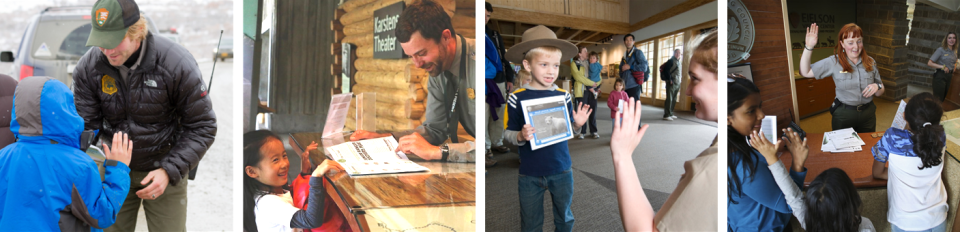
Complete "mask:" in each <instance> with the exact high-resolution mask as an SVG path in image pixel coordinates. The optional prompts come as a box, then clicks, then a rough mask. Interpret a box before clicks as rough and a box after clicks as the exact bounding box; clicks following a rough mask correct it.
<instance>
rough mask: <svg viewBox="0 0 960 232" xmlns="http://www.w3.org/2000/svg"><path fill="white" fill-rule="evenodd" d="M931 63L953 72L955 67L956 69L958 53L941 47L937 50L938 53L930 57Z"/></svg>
mask: <svg viewBox="0 0 960 232" xmlns="http://www.w3.org/2000/svg"><path fill="white" fill-rule="evenodd" d="M930 61H933V63H937V64H940V65H943V66H947V68H949V69H950V71H951V72H953V67H956V63H957V53H955V52H953V51H951V50H950V49H946V48H943V47H939V48H937V51H936V52H933V55H932V56H930Z"/></svg>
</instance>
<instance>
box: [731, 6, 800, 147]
mask: <svg viewBox="0 0 960 232" xmlns="http://www.w3.org/2000/svg"><path fill="white" fill-rule="evenodd" d="M743 5H744V6H746V8H747V9H748V10H749V11H750V16H751V17H753V22H754V25H755V31H756V34H755V37H756V40H754V42H753V49H752V50H750V58H749V59H748V60H746V61H741V62H739V63H746V62H750V64H751V65H750V66H751V68H752V71H753V81H754V84H756V85H757V88H759V89H760V98H761V99H763V113H764V114H766V115H776V116H777V128H784V127H786V126H787V125H789V124H790V118H791V115H790V114H791V112H792V110H793V109H794V106H793V94H792V91H791V86H790V82H791V81H793V75H792V74H791V73H790V69H789V67H788V65H789V63H788V62H787V56H789V55H790V54H787V47H786V44H787V39H786V35H784V30H785V29H784V28H783V20H784V18H783V11H782V5H781V4H780V1H768V0H743ZM724 76H725V75H724ZM720 78H721V80H724V79H722V78H724V77H720ZM721 84H726V82H725V81H721ZM721 104H724V103H721ZM721 113H722V114H726V112H721ZM797 120H798V123H799V120H800V119H799V118H798V119H797Z"/></svg>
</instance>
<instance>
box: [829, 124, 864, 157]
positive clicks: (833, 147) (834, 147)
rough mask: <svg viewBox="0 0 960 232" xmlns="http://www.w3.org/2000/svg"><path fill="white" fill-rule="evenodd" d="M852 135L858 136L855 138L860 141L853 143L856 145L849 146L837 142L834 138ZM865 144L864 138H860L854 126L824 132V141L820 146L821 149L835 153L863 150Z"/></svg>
mask: <svg viewBox="0 0 960 232" xmlns="http://www.w3.org/2000/svg"><path fill="white" fill-rule="evenodd" d="M851 134H852V135H851ZM850 136H853V137H856V139H855V140H856V141H859V142H855V143H853V144H855V145H852V146H849V145H843V144H840V143H837V142H835V141H834V139H833V138H834V137H850ZM863 145H865V143H863V140H861V139H860V136H858V135H857V134H856V131H853V129H852V128H847V129H840V130H835V131H830V132H826V133H823V143H822V144H821V146H820V150H821V151H823V152H833V153H840V152H856V151H862V150H863V147H862V146H863Z"/></svg>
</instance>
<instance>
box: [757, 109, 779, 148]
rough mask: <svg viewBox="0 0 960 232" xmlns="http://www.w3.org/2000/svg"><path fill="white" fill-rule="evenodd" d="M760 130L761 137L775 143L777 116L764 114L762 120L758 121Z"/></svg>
mask: <svg viewBox="0 0 960 232" xmlns="http://www.w3.org/2000/svg"><path fill="white" fill-rule="evenodd" d="M760 132H763V137H766V138H767V141H770V143H772V144H773V145H777V116H776V115H767V116H764V117H763V120H761V121H760Z"/></svg>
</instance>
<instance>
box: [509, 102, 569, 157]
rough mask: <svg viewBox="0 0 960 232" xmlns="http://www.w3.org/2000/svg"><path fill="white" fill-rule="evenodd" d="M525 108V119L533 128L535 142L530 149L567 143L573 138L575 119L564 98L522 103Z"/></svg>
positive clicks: (533, 141)
mask: <svg viewBox="0 0 960 232" xmlns="http://www.w3.org/2000/svg"><path fill="white" fill-rule="evenodd" d="M520 104H521V105H522V107H523V119H524V120H525V121H526V122H527V124H530V125H531V126H533V129H534V130H535V131H536V132H534V133H533V140H531V141H529V142H530V149H531V150H537V149H540V148H541V147H545V146H550V145H553V144H555V143H559V142H563V141H567V140H569V139H572V138H573V125H571V122H572V121H573V118H571V117H570V111H569V109H567V103H566V100H565V99H564V96H562V95H561V96H553V97H545V98H537V99H531V100H524V101H520Z"/></svg>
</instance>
